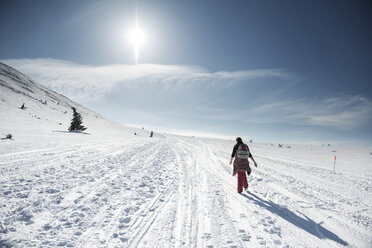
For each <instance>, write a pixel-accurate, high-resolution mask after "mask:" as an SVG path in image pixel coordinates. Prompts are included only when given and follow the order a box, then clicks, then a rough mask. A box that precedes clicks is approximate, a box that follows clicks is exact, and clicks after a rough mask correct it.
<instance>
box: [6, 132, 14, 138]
mask: <svg viewBox="0 0 372 248" xmlns="http://www.w3.org/2000/svg"><path fill="white" fill-rule="evenodd" d="M5 138H6V139H13V135H12V134H10V133H9V134H7V135H6V137H5Z"/></svg>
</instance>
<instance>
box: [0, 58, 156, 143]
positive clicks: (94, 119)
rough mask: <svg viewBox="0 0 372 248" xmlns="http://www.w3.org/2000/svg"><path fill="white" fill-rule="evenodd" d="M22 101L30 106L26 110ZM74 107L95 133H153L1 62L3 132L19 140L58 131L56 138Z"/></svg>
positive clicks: (103, 134) (0, 82)
mask: <svg viewBox="0 0 372 248" xmlns="http://www.w3.org/2000/svg"><path fill="white" fill-rule="evenodd" d="M22 104H24V106H25V107H26V108H25V109H24V110H22V109H21V106H22ZM71 107H76V108H77V110H78V112H80V113H81V114H82V117H83V125H85V126H86V127H88V129H87V130H86V132H87V133H89V134H91V135H98V136H108V137H109V136H111V137H118V135H120V133H123V136H127V135H128V134H130V135H133V134H134V132H136V133H137V134H138V135H139V136H141V135H143V136H148V135H149V132H147V131H142V130H138V129H133V128H130V127H126V126H123V125H121V124H118V123H115V122H113V121H110V120H108V119H106V118H104V117H102V116H101V115H100V114H98V113H95V112H94V111H92V110H89V109H87V108H85V107H83V106H81V105H79V104H77V103H75V102H73V101H71V100H70V99H68V98H67V97H65V96H63V95H60V94H58V93H56V92H54V91H52V90H49V89H47V88H45V87H44V86H42V85H40V84H37V83H35V82H34V81H33V80H31V79H30V78H28V77H27V76H26V75H24V74H22V73H21V72H19V71H17V70H15V69H13V68H11V67H9V66H7V65H5V64H3V63H0V111H1V123H0V136H3V137H5V135H7V134H8V133H10V134H12V135H13V136H14V139H17V140H18V139H20V140H25V139H27V138H29V139H34V136H36V135H37V136H39V135H42V136H45V137H46V138H48V137H51V138H53V135H54V138H56V137H57V136H59V135H58V134H60V133H61V132H66V131H67V129H68V127H69V125H70V122H71V119H72V109H71ZM123 114H125V113H123ZM51 133H52V135H51ZM63 137H65V135H63Z"/></svg>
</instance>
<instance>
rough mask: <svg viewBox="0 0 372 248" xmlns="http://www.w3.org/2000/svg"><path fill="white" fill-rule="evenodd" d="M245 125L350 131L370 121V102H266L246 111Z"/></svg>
mask: <svg viewBox="0 0 372 248" xmlns="http://www.w3.org/2000/svg"><path fill="white" fill-rule="evenodd" d="M246 114H247V116H248V118H247V119H246V120H247V121H248V122H254V123H289V124H292V125H309V126H324V127H334V128H338V129H344V130H346V129H351V128H355V127H358V126H360V125H363V124H366V123H369V122H371V121H372V102H371V101H370V100H368V99H367V98H365V97H361V96H350V95H342V96H337V97H328V98H318V97H307V98H301V99H288V100H285V101H277V102H269V103H264V104H262V105H259V106H256V107H255V108H252V109H251V110H248V111H246Z"/></svg>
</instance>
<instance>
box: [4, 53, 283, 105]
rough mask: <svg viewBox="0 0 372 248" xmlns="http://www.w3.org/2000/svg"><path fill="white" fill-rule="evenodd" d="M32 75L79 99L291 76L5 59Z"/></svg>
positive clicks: (38, 80) (178, 66) (257, 72)
mask: <svg viewBox="0 0 372 248" xmlns="http://www.w3.org/2000/svg"><path fill="white" fill-rule="evenodd" d="M2 62H4V63H5V64H8V65H10V66H13V67H14V68H16V69H18V70H20V71H21V72H23V73H25V74H26V75H29V76H30V77H31V78H33V79H34V80H35V81H37V82H39V83H41V84H43V85H45V86H47V87H49V88H51V89H53V90H56V91H58V92H60V93H62V94H65V95H67V96H69V97H71V98H72V99H74V100H77V101H88V100H90V99H97V98H101V97H104V96H106V95H109V94H110V93H112V92H113V91H115V90H116V89H117V88H118V87H125V88H128V89H132V88H135V87H137V86H138V84H139V82H142V83H146V84H159V87H160V88H159V89H167V90H171V89H173V90H174V89H177V88H182V89H185V88H189V87H194V86H195V85H200V84H210V85H211V86H216V85H217V86H220V87H226V85H230V84H231V83H234V82H241V81H244V82H248V81H249V80H252V79H256V78H266V77H267V78H273V77H274V78H288V77H289V74H287V73H285V72H283V71H281V70H246V71H232V72H228V71H220V72H209V71H208V70H207V69H206V68H203V67H199V66H182V65H157V64H141V65H120V64H113V65H105V66H90V65H80V64H76V63H72V62H69V61H63V60H55V59H44V58H43V59H8V60H2Z"/></svg>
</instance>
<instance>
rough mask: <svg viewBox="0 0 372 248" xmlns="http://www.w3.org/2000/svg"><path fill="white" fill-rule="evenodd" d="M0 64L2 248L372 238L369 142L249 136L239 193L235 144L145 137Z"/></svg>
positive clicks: (333, 243)
mask: <svg viewBox="0 0 372 248" xmlns="http://www.w3.org/2000/svg"><path fill="white" fill-rule="evenodd" d="M0 69H2V71H1V72H2V74H0V83H1V84H0V86H2V87H1V91H0V111H1V116H2V121H1V123H0V135H1V136H2V137H4V138H3V139H1V140H0V175H1V177H0V189H1V190H0V247H87V248H88V247H343V246H349V247H371V246H372V194H371V192H372V189H371V186H372V168H371V165H372V163H371V162H372V154H371V152H372V149H371V148H363V147H355V148H353V147H335V146H332V145H331V146H328V145H326V146H322V145H290V148H289V147H288V148H286V146H283V147H281V148H280V147H278V144H270V143H249V144H248V145H249V147H250V150H251V152H252V154H253V156H254V157H255V159H256V161H257V163H258V167H257V168H255V167H254V166H252V170H253V171H252V174H251V175H250V176H249V178H248V182H249V191H248V192H243V194H238V193H237V182H236V180H237V178H236V177H233V176H232V167H231V166H230V165H229V164H228V162H229V160H230V156H231V152H232V148H233V145H234V142H233V141H229V140H218V139H206V138H199V137H196V138H192V137H184V136H175V135H167V134H159V133H157V132H156V130H154V131H155V135H154V137H153V138H150V137H149V134H150V131H151V130H146V129H145V130H143V129H134V128H130V127H125V126H122V125H120V124H118V123H115V122H112V121H109V120H107V119H105V118H104V117H101V116H100V115H98V114H96V113H94V112H93V111H91V110H89V109H86V108H84V107H82V106H80V105H77V104H75V103H73V102H72V101H70V100H68V99H67V98H65V97H63V96H60V95H58V94H57V93H54V92H50V91H48V90H46V89H45V91H43V90H42V88H40V86H38V85H37V84H34V83H33V82H32V81H28V80H30V79H28V78H25V76H24V75H21V74H19V72H16V71H13V70H11V69H9V68H8V67H6V66H5V65H1V66H0ZM9 75H13V76H9ZM20 82H23V83H24V84H23V88H22V87H21V86H22V85H20ZM25 82H26V83H25ZM4 85H6V86H4ZM25 88H27V89H28V90H25ZM23 93H25V94H23ZM45 101H47V103H45ZM22 103H26V104H25V105H26V107H27V109H23V110H22V109H20V106H21V105H22ZM71 106H75V107H77V108H78V111H79V110H80V111H81V113H82V116H83V125H85V126H86V127H88V129H87V130H86V131H84V132H82V133H78V132H77V133H69V132H66V130H67V128H68V125H69V121H70V120H71V117H72V110H71ZM123 114H125V113H123ZM8 133H11V134H12V135H13V139H5V136H6V135H7V134H8ZM134 133H136V135H134ZM335 156H336V167H335V168H336V169H335V171H334V170H333V167H334V158H335Z"/></svg>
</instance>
